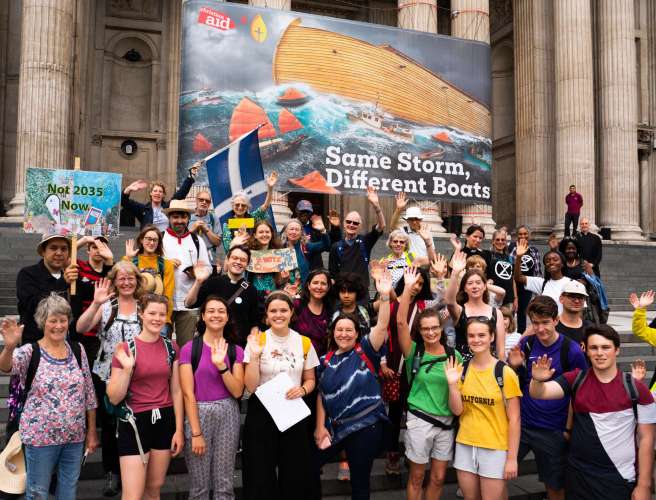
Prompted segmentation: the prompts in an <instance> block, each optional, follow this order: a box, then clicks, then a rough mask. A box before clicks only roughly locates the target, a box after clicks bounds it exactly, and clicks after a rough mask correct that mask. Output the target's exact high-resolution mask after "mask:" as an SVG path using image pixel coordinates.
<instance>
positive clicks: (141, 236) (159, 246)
mask: <svg viewBox="0 0 656 500" xmlns="http://www.w3.org/2000/svg"><path fill="white" fill-rule="evenodd" d="M150 231H155V232H156V233H157V238H158V241H157V248H156V249H155V255H159V256H160V257H161V256H163V255H164V245H163V243H162V233H161V232H160V230H159V229H157V226H155V225H154V224H148V225H147V226H145V227H144V228H143V229H142V230H141V231H139V235H138V236H137V246H138V248H139V254H138V255H141V254H143V253H144V247H143V239H144V237H145V236H146V233H149V232H150Z"/></svg>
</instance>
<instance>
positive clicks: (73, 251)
mask: <svg viewBox="0 0 656 500" xmlns="http://www.w3.org/2000/svg"><path fill="white" fill-rule="evenodd" d="M73 170H80V157H79V156H76V157H75V161H74V163H73ZM76 263H77V234H74V235H73V238H72V239H71V264H76ZM76 293H77V282H75V281H73V282H72V283H71V295H75V294H76Z"/></svg>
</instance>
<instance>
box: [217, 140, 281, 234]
mask: <svg viewBox="0 0 656 500" xmlns="http://www.w3.org/2000/svg"><path fill="white" fill-rule="evenodd" d="M257 130H258V129H254V130H251V131H250V132H248V133H246V134H244V135H242V136H241V137H239V138H238V139H237V140H235V141H234V142H232V143H230V144H228V145H227V146H226V147H224V148H223V149H219V150H218V151H217V152H215V153H212V154H211V155H209V156H208V157H207V158H205V166H206V167H207V179H208V181H209V185H210V193H211V194H212V201H213V203H214V214H215V215H216V216H217V217H218V218H219V219H220V220H221V224H223V223H224V222H226V221H227V220H228V218H229V214H230V213H231V211H232V204H231V200H232V196H233V195H234V194H235V193H238V192H239V191H243V192H245V193H246V196H248V198H249V199H250V200H251V205H252V208H253V209H256V208H257V207H259V206H261V205H262V203H264V200H265V198H266V193H267V187H266V183H265V182H264V171H263V170H262V158H261V157H260V146H259V141H258V137H257ZM269 220H270V221H271V222H272V223H273V212H272V211H271V207H269ZM274 227H275V224H274Z"/></svg>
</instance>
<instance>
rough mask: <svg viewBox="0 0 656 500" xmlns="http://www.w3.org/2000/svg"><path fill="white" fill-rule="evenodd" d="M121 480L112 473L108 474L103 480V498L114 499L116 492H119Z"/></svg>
mask: <svg viewBox="0 0 656 500" xmlns="http://www.w3.org/2000/svg"><path fill="white" fill-rule="evenodd" d="M120 483H121V480H120V479H119V476H118V474H114V473H113V472H108V473H107V476H106V479H105V486H104V488H103V491H102V494H103V496H104V497H114V496H116V495H118V492H119V491H121V484H120Z"/></svg>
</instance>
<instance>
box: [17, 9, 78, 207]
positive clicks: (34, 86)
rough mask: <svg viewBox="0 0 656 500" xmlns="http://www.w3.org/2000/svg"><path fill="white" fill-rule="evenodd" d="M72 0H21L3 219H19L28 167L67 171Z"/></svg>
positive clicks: (71, 70) (71, 66)
mask: <svg viewBox="0 0 656 500" xmlns="http://www.w3.org/2000/svg"><path fill="white" fill-rule="evenodd" d="M74 10H75V0H23V12H22V19H23V22H22V28H21V29H22V31H21V36H22V38H21V48H20V50H21V62H20V73H19V74H20V81H19V86H18V124H17V132H16V141H17V153H16V188H15V196H14V198H13V199H12V200H11V202H10V205H11V209H10V210H9V211H8V212H7V215H9V216H22V215H23V211H24V206H25V171H26V169H27V168H28V167H42V168H59V169H62V168H69V167H70V166H71V151H70V143H71V138H70V109H71V85H72V79H73V59H74V58H73V39H74V35H75V26H74V22H73V13H74Z"/></svg>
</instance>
